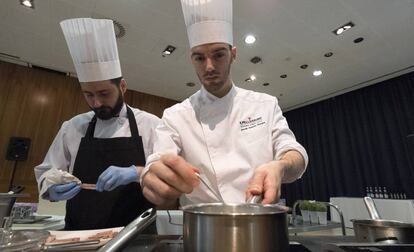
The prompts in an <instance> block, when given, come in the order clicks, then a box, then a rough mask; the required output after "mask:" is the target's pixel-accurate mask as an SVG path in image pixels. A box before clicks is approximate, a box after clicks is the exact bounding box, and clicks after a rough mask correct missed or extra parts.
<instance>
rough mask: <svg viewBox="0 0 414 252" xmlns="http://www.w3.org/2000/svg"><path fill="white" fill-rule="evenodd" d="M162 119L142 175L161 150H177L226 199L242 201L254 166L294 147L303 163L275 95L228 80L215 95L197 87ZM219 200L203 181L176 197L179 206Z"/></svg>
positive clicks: (300, 147) (167, 111)
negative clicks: (227, 85)
mask: <svg viewBox="0 0 414 252" xmlns="http://www.w3.org/2000/svg"><path fill="white" fill-rule="evenodd" d="M162 121H163V123H162V124H160V125H158V127H157V129H156V140H155V143H154V153H153V154H152V155H150V156H149V157H148V159H147V165H146V167H145V170H144V172H143V174H144V173H145V172H147V171H148V169H150V166H151V164H152V163H153V162H154V161H156V160H159V158H160V156H161V155H163V154H167V153H168V154H177V155H180V156H182V157H183V158H184V159H185V160H186V161H187V162H189V163H191V164H192V165H193V166H195V167H197V168H198V169H199V170H200V175H201V176H202V177H204V178H205V179H206V180H207V182H208V183H209V184H210V186H211V187H212V188H213V189H214V190H215V191H216V192H218V193H219V195H221V197H222V199H223V200H224V201H225V202H228V203H241V202H245V191H246V190H247V186H248V182H249V181H250V180H251V179H252V178H253V173H254V170H255V168H257V167H258V166H260V165H262V164H265V163H267V162H270V161H272V160H279V159H281V158H282V156H283V155H284V154H285V153H286V152H287V151H289V150H297V151H298V152H300V153H301V154H302V156H303V158H304V159H305V165H306V166H307V163H308V156H307V153H306V151H305V149H304V148H303V147H302V146H301V145H300V144H299V143H298V142H297V141H296V139H295V136H294V134H293V133H292V131H291V130H290V129H289V127H288V124H287V122H286V119H285V118H284V117H283V115H282V111H281V109H280V107H279V105H278V102H277V99H276V97H273V96H270V95H267V94H263V93H258V92H253V91H249V90H245V89H242V88H238V87H236V86H234V85H233V86H232V88H231V90H230V91H229V93H228V94H227V95H226V96H224V97H222V98H218V97H216V96H214V95H212V94H210V93H209V92H207V91H206V90H205V89H204V88H203V87H202V88H201V90H199V91H198V92H197V93H195V94H194V95H192V96H191V97H190V98H188V99H186V100H185V101H183V102H182V103H180V104H176V105H174V106H172V107H171V108H168V109H166V110H165V111H164V115H163V117H162ZM141 178H142V177H141ZM219 200H221V199H218V198H217V197H215V196H214V194H212V193H211V192H210V191H209V190H208V188H207V187H205V186H204V185H203V184H200V186H199V187H198V188H195V189H194V190H193V192H192V193H190V194H186V195H183V197H181V199H180V201H181V205H187V204H196V203H208V202H217V201H219Z"/></svg>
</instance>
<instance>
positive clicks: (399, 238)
mask: <svg viewBox="0 0 414 252" xmlns="http://www.w3.org/2000/svg"><path fill="white" fill-rule="evenodd" d="M364 203H365V206H366V207H367V209H368V212H369V214H370V216H371V220H351V221H352V224H353V227H354V232H355V236H356V238H357V241H358V242H384V243H414V225H413V224H409V223H404V222H400V221H394V220H383V219H381V217H380V215H379V214H378V211H377V209H376V207H375V204H374V201H373V200H372V199H371V198H370V197H365V198H364Z"/></svg>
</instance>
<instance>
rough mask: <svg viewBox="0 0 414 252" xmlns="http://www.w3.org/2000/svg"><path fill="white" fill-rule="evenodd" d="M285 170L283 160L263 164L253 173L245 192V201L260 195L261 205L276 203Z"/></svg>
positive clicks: (285, 165)
mask: <svg viewBox="0 0 414 252" xmlns="http://www.w3.org/2000/svg"><path fill="white" fill-rule="evenodd" d="M286 168H287V162H285V161H284V160H278V161H271V162H269V163H266V164H263V165H261V166H259V167H257V169H256V170H255V172H254V176H253V179H252V180H250V182H249V186H248V188H247V191H246V200H247V199H249V198H250V197H251V196H253V195H262V196H263V201H262V204H273V203H276V202H277V201H278V200H279V198H280V191H281V190H280V189H281V185H282V178H283V176H284V173H285V169H286Z"/></svg>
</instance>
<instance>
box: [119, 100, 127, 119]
mask: <svg viewBox="0 0 414 252" xmlns="http://www.w3.org/2000/svg"><path fill="white" fill-rule="evenodd" d="M124 117H128V115H127V107H126V103H125V102H124V105H122V109H121V111H119V116H118V118H124Z"/></svg>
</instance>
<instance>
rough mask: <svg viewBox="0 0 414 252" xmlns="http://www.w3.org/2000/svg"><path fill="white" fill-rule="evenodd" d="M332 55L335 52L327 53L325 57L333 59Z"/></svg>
mask: <svg viewBox="0 0 414 252" xmlns="http://www.w3.org/2000/svg"><path fill="white" fill-rule="evenodd" d="M332 55H333V52H327V53H325V54H324V55H323V56H325V57H327V58H329V57H331V56H332Z"/></svg>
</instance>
